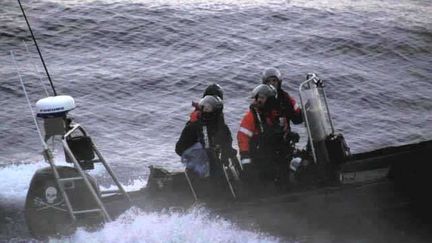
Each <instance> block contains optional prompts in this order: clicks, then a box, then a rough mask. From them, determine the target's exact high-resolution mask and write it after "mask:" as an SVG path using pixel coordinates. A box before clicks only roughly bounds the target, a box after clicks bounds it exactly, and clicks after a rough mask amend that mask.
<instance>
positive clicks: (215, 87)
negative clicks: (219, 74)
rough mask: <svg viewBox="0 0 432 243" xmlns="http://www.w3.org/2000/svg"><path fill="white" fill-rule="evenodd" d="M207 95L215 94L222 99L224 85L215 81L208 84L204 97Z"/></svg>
mask: <svg viewBox="0 0 432 243" xmlns="http://www.w3.org/2000/svg"><path fill="white" fill-rule="evenodd" d="M206 95H215V96H217V97H219V98H220V99H221V100H223V90H222V87H221V86H220V85H219V84H216V83H213V84H210V85H209V86H207V88H206V89H205V90H204V94H203V97H204V96H206Z"/></svg>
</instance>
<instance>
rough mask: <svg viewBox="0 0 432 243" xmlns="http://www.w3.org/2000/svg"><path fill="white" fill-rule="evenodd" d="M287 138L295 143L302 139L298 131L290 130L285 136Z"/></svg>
mask: <svg viewBox="0 0 432 243" xmlns="http://www.w3.org/2000/svg"><path fill="white" fill-rule="evenodd" d="M285 140H286V141H291V142H293V143H298V141H299V140H300V135H299V134H298V133H296V132H289V133H287V135H286V136H285Z"/></svg>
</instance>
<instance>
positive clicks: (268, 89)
mask: <svg viewBox="0 0 432 243" xmlns="http://www.w3.org/2000/svg"><path fill="white" fill-rule="evenodd" d="M258 95H263V96H265V97H266V98H267V99H268V98H275V99H276V98H277V91H276V88H275V87H273V86H272V85H269V84H260V85H258V86H257V87H255V88H254V89H253V90H252V93H251V98H256V97H257V96H258Z"/></svg>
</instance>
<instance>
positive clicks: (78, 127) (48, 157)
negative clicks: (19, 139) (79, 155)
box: [44, 124, 131, 222]
mask: <svg viewBox="0 0 432 243" xmlns="http://www.w3.org/2000/svg"><path fill="white" fill-rule="evenodd" d="M77 130H79V131H80V132H81V133H82V134H83V135H84V136H87V132H86V131H85V130H84V128H83V127H82V126H81V125H80V124H74V125H73V126H72V128H71V129H70V130H69V131H68V132H67V133H66V134H65V135H64V136H63V138H62V143H63V149H64V151H65V152H66V154H67V155H68V156H69V158H70V159H71V160H72V162H73V164H74V167H75V168H76V169H77V170H78V173H79V176H76V177H69V178H61V177H60V174H59V172H58V170H57V168H56V165H55V164H54V160H53V158H52V156H51V155H50V153H49V150H45V151H44V153H45V158H46V160H47V161H48V162H49V164H50V166H51V168H52V170H53V172H54V177H55V181H56V183H57V185H58V188H59V190H60V192H61V194H62V196H63V198H64V200H65V203H66V207H67V210H68V212H69V215H70V217H71V219H72V221H73V222H76V220H77V219H76V215H78V214H87V213H99V214H101V215H102V217H103V219H104V222H110V221H112V219H111V217H110V215H109V214H108V212H107V210H106V208H105V206H104V204H103V202H102V200H101V198H100V197H99V196H98V194H97V192H96V191H95V189H94V188H93V186H92V184H91V183H90V181H89V179H88V178H87V176H86V174H85V172H84V170H83V169H82V167H81V165H80V164H79V162H78V160H77V159H76V157H75V155H74V154H73V153H72V150H71V149H70V148H69V145H68V143H67V141H66V139H67V138H68V137H69V136H71V135H72V133H74V132H75V131H77ZM90 141H91V145H92V149H93V151H94V152H95V153H96V155H97V156H98V158H99V159H98V160H93V161H91V162H93V163H94V162H100V163H102V164H103V166H104V167H105V169H106V170H107V172H108V173H109V174H110V176H111V178H112V179H113V181H114V182H115V184H116V185H117V187H118V189H117V190H106V191H102V192H101V195H103V194H113V193H119V194H122V195H123V196H124V197H125V198H126V199H127V200H128V202H131V199H130V197H129V194H128V193H127V192H126V191H125V190H124V188H123V186H122V185H121V184H120V182H119V181H118V179H117V177H116V176H115V174H114V172H113V171H112V169H111V167H110V166H109V165H108V164H107V163H106V161H105V159H104V158H103V157H102V154H101V153H100V152H99V150H98V149H97V147H96V145H95V144H94V143H93V141H92V140H91V139H90ZM76 180H84V183H85V185H86V187H87V188H88V190H89V191H90V193H91V194H92V197H93V198H94V200H95V202H96V203H97V208H93V209H87V210H74V209H73V208H72V204H71V202H70V200H69V197H68V195H67V193H66V190H65V187H64V183H65V182H69V181H76Z"/></svg>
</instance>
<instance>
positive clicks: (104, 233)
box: [51, 208, 279, 243]
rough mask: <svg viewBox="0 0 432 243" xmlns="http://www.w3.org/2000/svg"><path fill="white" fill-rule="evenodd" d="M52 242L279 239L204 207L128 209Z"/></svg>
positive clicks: (255, 240)
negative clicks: (99, 226)
mask: <svg viewBox="0 0 432 243" xmlns="http://www.w3.org/2000/svg"><path fill="white" fill-rule="evenodd" d="M51 241H52V242H65V241H66V242H95V243H96V242H104V243H108V242H134V243H135V242H278V241H279V239H277V238H275V237H272V236H267V235H265V234H262V233H259V232H253V231H247V230H242V229H240V228H239V227H238V226H236V225H234V224H233V223H231V222H230V221H227V220H225V219H223V218H219V217H213V216H211V215H210V214H209V213H208V212H207V211H206V210H205V209H202V208H195V209H193V210H191V211H189V212H186V213H179V212H164V213H146V212H143V211H141V210H139V209H137V208H131V209H129V210H128V211H126V212H125V213H124V214H122V215H121V216H120V217H119V218H118V219H117V220H115V221H113V222H110V223H107V224H105V225H104V227H103V228H102V229H100V230H99V231H96V232H88V231H86V230H84V229H78V230H77V232H76V233H75V234H73V235H72V236H70V237H67V238H62V239H55V240H51Z"/></svg>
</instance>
